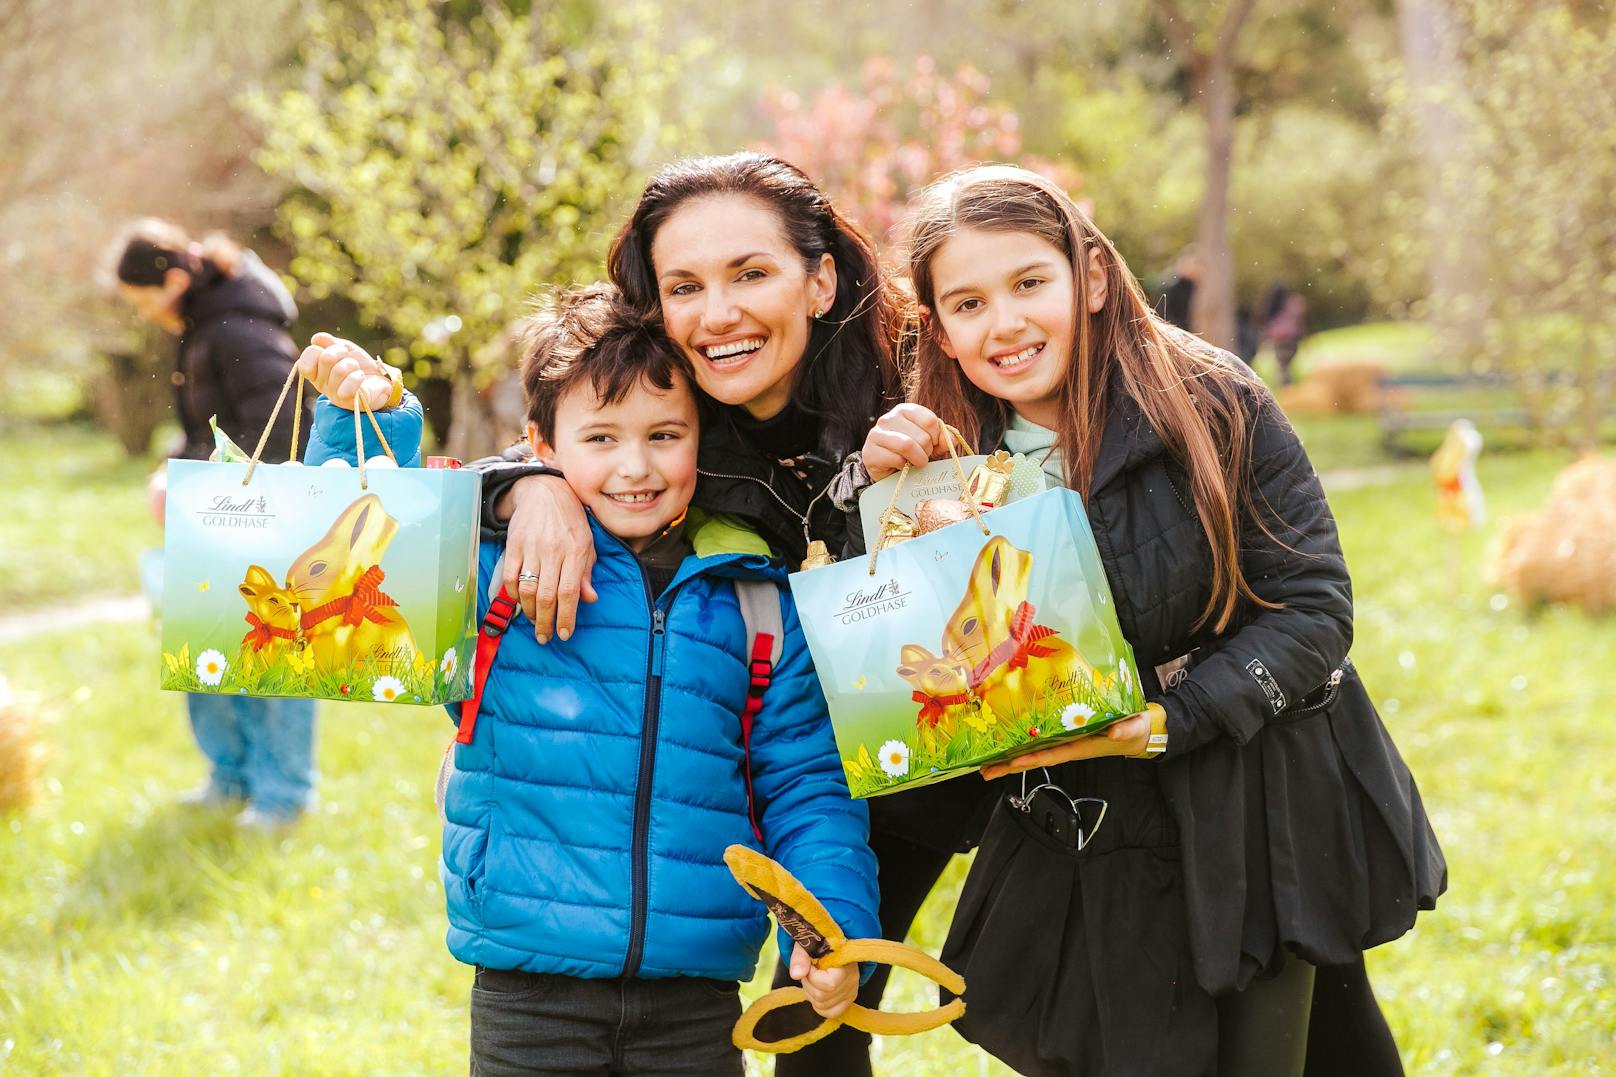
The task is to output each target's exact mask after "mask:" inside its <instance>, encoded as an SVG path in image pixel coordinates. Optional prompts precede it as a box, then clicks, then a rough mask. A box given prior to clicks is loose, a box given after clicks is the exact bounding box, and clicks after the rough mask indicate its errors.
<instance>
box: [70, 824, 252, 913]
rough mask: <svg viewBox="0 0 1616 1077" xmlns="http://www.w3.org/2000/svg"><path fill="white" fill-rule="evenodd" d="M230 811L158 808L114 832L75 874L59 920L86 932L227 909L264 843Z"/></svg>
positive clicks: (246, 883)
mask: <svg viewBox="0 0 1616 1077" xmlns="http://www.w3.org/2000/svg"><path fill="white" fill-rule="evenodd" d="M232 814H233V813H232V811H231V810H229V809H209V808H198V807H190V806H185V805H178V804H174V805H169V806H167V807H164V808H160V809H158V810H157V811H155V812H153V813H152V814H151V815H149V816H146V817H145V818H144V819H141V820H139V821H138V822H133V823H131V825H129V826H127V827H125V828H121V829H120V828H109V829H108V830H107V831H106V833H105V836H104V838H103V839H102V841H101V843H100V844H99V845H97V846H96V847H95V848H94V849H92V850H91V851H90V853H89V855H88V856H87V857H86V858H85V860H84V862H83V864H82V865H81V866H80V867H79V868H78V869H77V870H76V871H75V872H74V873H73V876H72V881H71V882H70V884H69V886H68V888H67V893H66V894H65V896H64V901H63V903H62V909H61V915H60V920H61V922H62V923H64V924H72V925H76V926H78V927H81V928H88V927H92V926H94V925H97V924H105V923H107V922H117V921H119V920H120V919H126V918H133V919H139V920H144V921H148V922H152V923H156V922H162V921H169V920H200V919H205V918H206V917H208V916H209V915H210V914H211V913H212V911H213V910H214V909H215V908H216V907H218V906H227V907H228V906H230V905H232V904H234V903H238V902H236V897H235V895H237V894H239V893H240V892H241V891H242V890H243V889H245V888H246V887H248V886H249V885H254V884H252V883H250V882H248V881H246V880H244V879H243V878H242V875H244V874H252V875H256V874H257V872H256V871H252V872H245V871H243V869H245V868H248V867H250V866H251V865H252V864H253V863H254V862H255V861H256V860H257V859H258V854H259V853H260V852H261V850H262V848H263V845H264V842H265V841H266V839H265V838H264V837H262V836H259V835H250V834H243V833H241V832H240V831H239V830H238V829H237V827H236V825H235V822H234V820H233V818H232Z"/></svg>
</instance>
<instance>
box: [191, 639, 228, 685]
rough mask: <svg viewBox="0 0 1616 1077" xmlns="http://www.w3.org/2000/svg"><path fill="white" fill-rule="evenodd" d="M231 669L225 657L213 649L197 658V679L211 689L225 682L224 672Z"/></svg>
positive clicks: (210, 648)
mask: <svg viewBox="0 0 1616 1077" xmlns="http://www.w3.org/2000/svg"><path fill="white" fill-rule="evenodd" d="M229 668H230V663H229V662H227V661H225V657H224V655H223V654H220V653H219V652H218V651H216V650H214V649H213V648H212V647H209V648H208V649H207V650H205V651H203V652H202V653H201V654H199V655H197V656H196V679H197V680H199V681H201V682H202V683H203V684H206V685H209V686H210V687H211V686H214V685H217V684H218V683H219V682H220V681H222V680H224V671H225V670H227V669H229Z"/></svg>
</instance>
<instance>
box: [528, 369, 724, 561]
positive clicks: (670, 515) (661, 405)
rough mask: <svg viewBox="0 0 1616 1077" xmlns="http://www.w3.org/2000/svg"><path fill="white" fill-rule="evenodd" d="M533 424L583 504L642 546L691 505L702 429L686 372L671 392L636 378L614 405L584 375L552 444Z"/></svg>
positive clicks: (538, 446)
mask: <svg viewBox="0 0 1616 1077" xmlns="http://www.w3.org/2000/svg"><path fill="white" fill-rule="evenodd" d="M527 430H528V441H529V443H530V444H531V445H532V446H533V451H534V453H535V454H536V455H537V456H538V457H539V458H540V459H542V460H544V461H546V462H548V463H551V464H553V465H555V466H556V467H558V468H560V469H561V472H562V474H564V475H565V476H566V477H567V485H568V486H570V487H572V492H573V493H575V494H577V495H578V500H579V501H581V502H583V505H584V507H585V508H587V509H588V510H589V511H590V512H592V513H594V514H595V518H596V519H597V520H599V521H600V524H601V526H602V527H604V528H605V529H606V530H607V531H610V532H611V533H612V534H614V535H616V536H617V537H618V538H620V539H622V540H623V541H624V542H625V543H627V544H628V547H629V548H630V549H631V550H634V551H635V552H636V553H637V552H639V551H640V550H642V549H644V548H645V547H646V546H647V545H648V544H649V543H650V542H651V540H652V539H654V538H656V536H657V535H659V534H661V533H662V531H663V530H664V529H666V528H667V526H668V525H669V524H671V523H672V522H673V521H674V520H676V519H678V518H679V515H680V514H681V513H683V512H684V511H685V508H686V506H688V505H689V504H690V496H691V494H692V493H693V492H694V491H695V489H696V446H697V442H698V430H697V420H696V400H695V397H694V396H693V395H692V394H691V391H690V386H689V385H688V384H686V383H685V380H684V379H683V378H682V377H676V378H675V379H674V383H673V387H672V388H671V389H669V390H667V391H666V392H662V391H659V390H658V389H656V388H654V387H653V386H651V385H650V384H648V383H647V382H645V381H640V382H637V383H636V384H635V385H634V387H633V388H632V389H630V390H629V391H628V392H627V393H626V394H624V396H623V399H621V400H619V401H618V402H617V403H615V404H604V403H602V402H601V401H600V399H599V398H598V397H596V395H595V391H594V388H593V387H592V386H591V385H590V384H589V382H588V381H583V382H580V383H579V384H578V385H575V386H573V388H572V389H570V390H569V391H568V392H567V393H565V394H564V395H563V396H562V397H561V399H560V401H558V402H557V404H556V415H555V439H554V442H553V443H547V442H546V441H545V440H544V438H543V436H542V435H541V434H540V433H539V430H538V425H537V424H536V423H531V422H530V423H528V424H527Z"/></svg>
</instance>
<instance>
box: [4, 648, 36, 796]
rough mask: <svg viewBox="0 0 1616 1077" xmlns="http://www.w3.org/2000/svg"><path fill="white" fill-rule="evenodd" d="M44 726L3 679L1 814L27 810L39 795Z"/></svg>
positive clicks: (34, 712) (27, 702) (32, 709)
mask: <svg viewBox="0 0 1616 1077" xmlns="http://www.w3.org/2000/svg"><path fill="white" fill-rule="evenodd" d="M43 725H44V723H43V720H42V719H41V718H40V715H39V711H38V710H37V709H35V707H34V706H33V705H32V704H31V703H30V702H29V701H27V700H23V699H19V698H17V696H16V694H15V693H13V692H12V691H11V688H10V687H9V686H8V685H7V684H6V679H5V677H3V676H0V815H5V814H6V813H7V812H12V811H19V810H21V809H22V808H24V807H26V806H27V805H28V803H29V802H30V801H32V800H33V799H34V795H35V794H36V793H37V792H38V789H39V772H40V768H41V767H42V766H43V764H44V761H45V747H44V744H43V743H42V735H43Z"/></svg>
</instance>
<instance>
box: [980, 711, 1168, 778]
mask: <svg viewBox="0 0 1616 1077" xmlns="http://www.w3.org/2000/svg"><path fill="white" fill-rule="evenodd" d="M1149 744H1150V714H1149V713H1148V712H1146V711H1140V712H1139V713H1138V714H1130V715H1128V717H1126V718H1124V719H1123V720H1122V721H1120V722H1118V723H1116V724H1115V725H1113V726H1111V727H1110V728H1109V729H1107V730H1106V731H1105V732H1104V733H1096V734H1095V735H1094V736H1091V737H1077V738H1076V739H1074V740H1068V741H1062V742H1061V743H1060V744H1056V745H1054V746H1053V747H1049V748H1045V749H1044V750H1042V751H1039V752H1032V753H1030V754H1028V755H1018V756H1016V757H1015V758H1014V759H1011V760H1008V761H1007V762H1003V763H994V764H991V765H990V766H986V767H983V768H982V777H984V778H986V779H987V780H988V781H992V780H993V779H994V778H1002V777H1004V776H1005V775H1006V774H1020V773H1021V772H1022V771H1024V770H1032V769H1034V768H1035V767H1052V766H1054V765H1055V764H1057V763H1070V762H1071V761H1072V760H1074V759H1099V758H1100V757H1102V756H1107V755H1124V756H1135V755H1143V754H1144V753H1145V748H1146V747H1148V746H1149Z"/></svg>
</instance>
